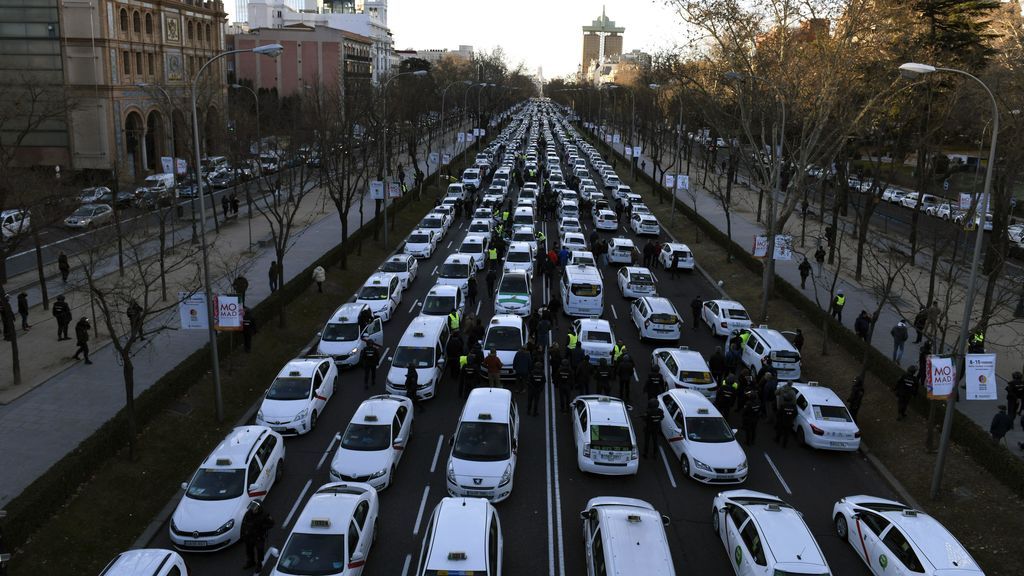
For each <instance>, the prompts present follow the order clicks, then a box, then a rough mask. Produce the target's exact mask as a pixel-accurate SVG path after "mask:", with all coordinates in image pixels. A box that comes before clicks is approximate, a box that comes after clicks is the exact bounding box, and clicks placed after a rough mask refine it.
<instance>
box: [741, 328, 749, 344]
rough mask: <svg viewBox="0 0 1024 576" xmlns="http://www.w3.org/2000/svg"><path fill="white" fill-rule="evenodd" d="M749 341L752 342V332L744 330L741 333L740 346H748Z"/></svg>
mask: <svg viewBox="0 0 1024 576" xmlns="http://www.w3.org/2000/svg"><path fill="white" fill-rule="evenodd" d="M747 340H750V330H743V331H741V332H740V346H741V347H742V346H746V345H747Z"/></svg>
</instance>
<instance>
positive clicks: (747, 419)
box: [740, 388, 761, 446]
mask: <svg viewBox="0 0 1024 576" xmlns="http://www.w3.org/2000/svg"><path fill="white" fill-rule="evenodd" d="M740 414H741V417H742V420H743V436H744V438H745V439H746V444H747V446H753V445H754V442H756V441H757V421H758V420H759V419H760V418H761V402H760V399H759V398H758V395H757V393H756V392H755V391H754V389H753V388H751V389H749V390H747V391H746V392H744V402H743V409H742V411H741V412H740Z"/></svg>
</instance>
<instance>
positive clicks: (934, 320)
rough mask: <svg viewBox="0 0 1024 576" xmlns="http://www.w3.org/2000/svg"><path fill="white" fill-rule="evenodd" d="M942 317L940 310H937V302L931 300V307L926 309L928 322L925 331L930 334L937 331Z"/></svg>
mask: <svg viewBox="0 0 1024 576" xmlns="http://www.w3.org/2000/svg"><path fill="white" fill-rule="evenodd" d="M941 317H942V310H939V301H938V300H933V301H932V305H931V306H929V307H928V322H927V324H926V325H925V331H926V332H929V333H931V334H935V333H937V332H938V331H939V318H941Z"/></svg>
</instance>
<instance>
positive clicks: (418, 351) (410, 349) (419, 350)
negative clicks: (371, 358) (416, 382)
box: [391, 346, 434, 368]
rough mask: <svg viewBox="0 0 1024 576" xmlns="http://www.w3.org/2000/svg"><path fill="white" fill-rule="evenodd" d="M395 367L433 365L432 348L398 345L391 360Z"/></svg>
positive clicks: (425, 366) (426, 366) (427, 366)
mask: <svg viewBox="0 0 1024 576" xmlns="http://www.w3.org/2000/svg"><path fill="white" fill-rule="evenodd" d="M391 365H392V366H394V367H395V368H410V367H412V368H429V367H431V366H433V365H434V349H433V348H425V347H420V346H399V347H398V348H396V349H395V358H394V360H392V361H391Z"/></svg>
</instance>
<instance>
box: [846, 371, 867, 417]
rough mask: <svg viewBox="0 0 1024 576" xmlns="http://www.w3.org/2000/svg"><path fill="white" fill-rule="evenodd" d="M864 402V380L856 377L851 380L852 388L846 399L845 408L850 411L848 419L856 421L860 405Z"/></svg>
mask: <svg viewBox="0 0 1024 576" xmlns="http://www.w3.org/2000/svg"><path fill="white" fill-rule="evenodd" d="M863 402H864V379H863V378H861V377H860V376H857V377H856V378H854V379H853V387H852V388H850V397H849V398H847V399H846V407H847V408H848V409H849V410H850V417H852V418H853V421H854V422H856V421H857V414H858V413H859V412H860V405H861V404H862V403H863Z"/></svg>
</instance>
